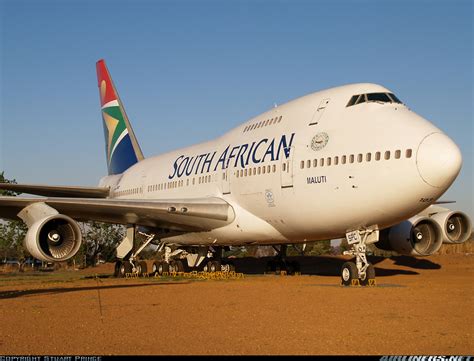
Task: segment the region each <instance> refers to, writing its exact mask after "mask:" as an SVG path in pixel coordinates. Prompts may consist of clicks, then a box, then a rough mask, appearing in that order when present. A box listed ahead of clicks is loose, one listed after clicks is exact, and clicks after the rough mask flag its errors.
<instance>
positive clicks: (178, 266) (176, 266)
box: [169, 260, 184, 272]
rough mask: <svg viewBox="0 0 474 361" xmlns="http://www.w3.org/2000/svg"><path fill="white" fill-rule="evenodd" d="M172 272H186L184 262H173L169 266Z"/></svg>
mask: <svg viewBox="0 0 474 361" xmlns="http://www.w3.org/2000/svg"><path fill="white" fill-rule="evenodd" d="M169 271H170V272H184V265H183V262H182V261H180V260H177V261H171V263H170V265H169Z"/></svg>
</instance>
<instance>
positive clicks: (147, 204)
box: [0, 197, 235, 232]
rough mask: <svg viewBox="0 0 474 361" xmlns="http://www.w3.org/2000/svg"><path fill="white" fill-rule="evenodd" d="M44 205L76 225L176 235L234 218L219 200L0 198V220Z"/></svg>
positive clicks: (202, 229) (215, 226)
mask: <svg viewBox="0 0 474 361" xmlns="http://www.w3.org/2000/svg"><path fill="white" fill-rule="evenodd" d="M37 202H43V203H46V204H47V205H49V206H51V207H53V208H55V209H56V210H57V211H58V212H60V213H62V214H65V215H68V216H70V217H71V218H74V219H76V220H78V221H91V220H94V221H99V222H106V223H115V224H136V225H141V226H147V227H154V228H164V229H169V230H175V231H184V232H191V231H193V232H195V231H208V230H211V229H215V228H219V227H223V226H225V225H227V224H229V223H231V222H232V221H233V220H234V218H235V214H234V211H233V209H232V207H231V206H230V205H229V204H228V203H227V202H226V201H224V200H223V199H221V198H215V197H214V198H197V199H176V200H156V201H155V200H153V201H151V200H117V199H92V198H80V199H79V198H23V197H0V217H1V218H8V219H18V216H17V214H18V212H20V211H21V210H22V209H23V208H25V207H26V206H28V205H30V204H33V203H37Z"/></svg>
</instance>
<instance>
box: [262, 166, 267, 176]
mask: <svg viewBox="0 0 474 361" xmlns="http://www.w3.org/2000/svg"><path fill="white" fill-rule="evenodd" d="M265 168H266V167H265V166H263V167H262V174H265Z"/></svg>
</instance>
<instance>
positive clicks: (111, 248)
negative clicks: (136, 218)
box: [75, 222, 125, 266]
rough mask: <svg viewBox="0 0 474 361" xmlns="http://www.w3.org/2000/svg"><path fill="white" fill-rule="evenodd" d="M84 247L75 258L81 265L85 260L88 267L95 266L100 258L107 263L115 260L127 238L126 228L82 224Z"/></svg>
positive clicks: (90, 223)
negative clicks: (119, 246) (119, 248)
mask: <svg viewBox="0 0 474 361" xmlns="http://www.w3.org/2000/svg"><path fill="white" fill-rule="evenodd" d="M81 226H82V227H81V228H82V234H83V240H82V246H81V249H80V251H79V252H78V255H77V256H76V257H75V258H76V260H77V261H78V262H79V263H82V262H83V261H84V259H85V263H86V265H87V266H95V265H96V264H97V261H98V257H99V255H100V258H101V259H102V260H104V261H106V262H112V261H114V260H115V249H116V248H117V245H118V244H119V243H120V242H121V241H122V239H123V237H124V236H125V228H124V227H123V226H121V225H116V224H109V223H102V222H88V223H82V224H81Z"/></svg>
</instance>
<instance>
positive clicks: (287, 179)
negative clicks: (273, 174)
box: [280, 147, 295, 188]
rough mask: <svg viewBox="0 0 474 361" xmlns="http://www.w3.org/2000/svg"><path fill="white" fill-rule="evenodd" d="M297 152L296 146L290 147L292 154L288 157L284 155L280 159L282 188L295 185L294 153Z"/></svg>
mask: <svg viewBox="0 0 474 361" xmlns="http://www.w3.org/2000/svg"><path fill="white" fill-rule="evenodd" d="M294 152H295V147H291V148H290V156H289V157H288V158H286V157H285V156H283V157H282V159H281V161H280V174H281V175H280V177H281V187H282V188H292V187H293V153H294Z"/></svg>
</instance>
